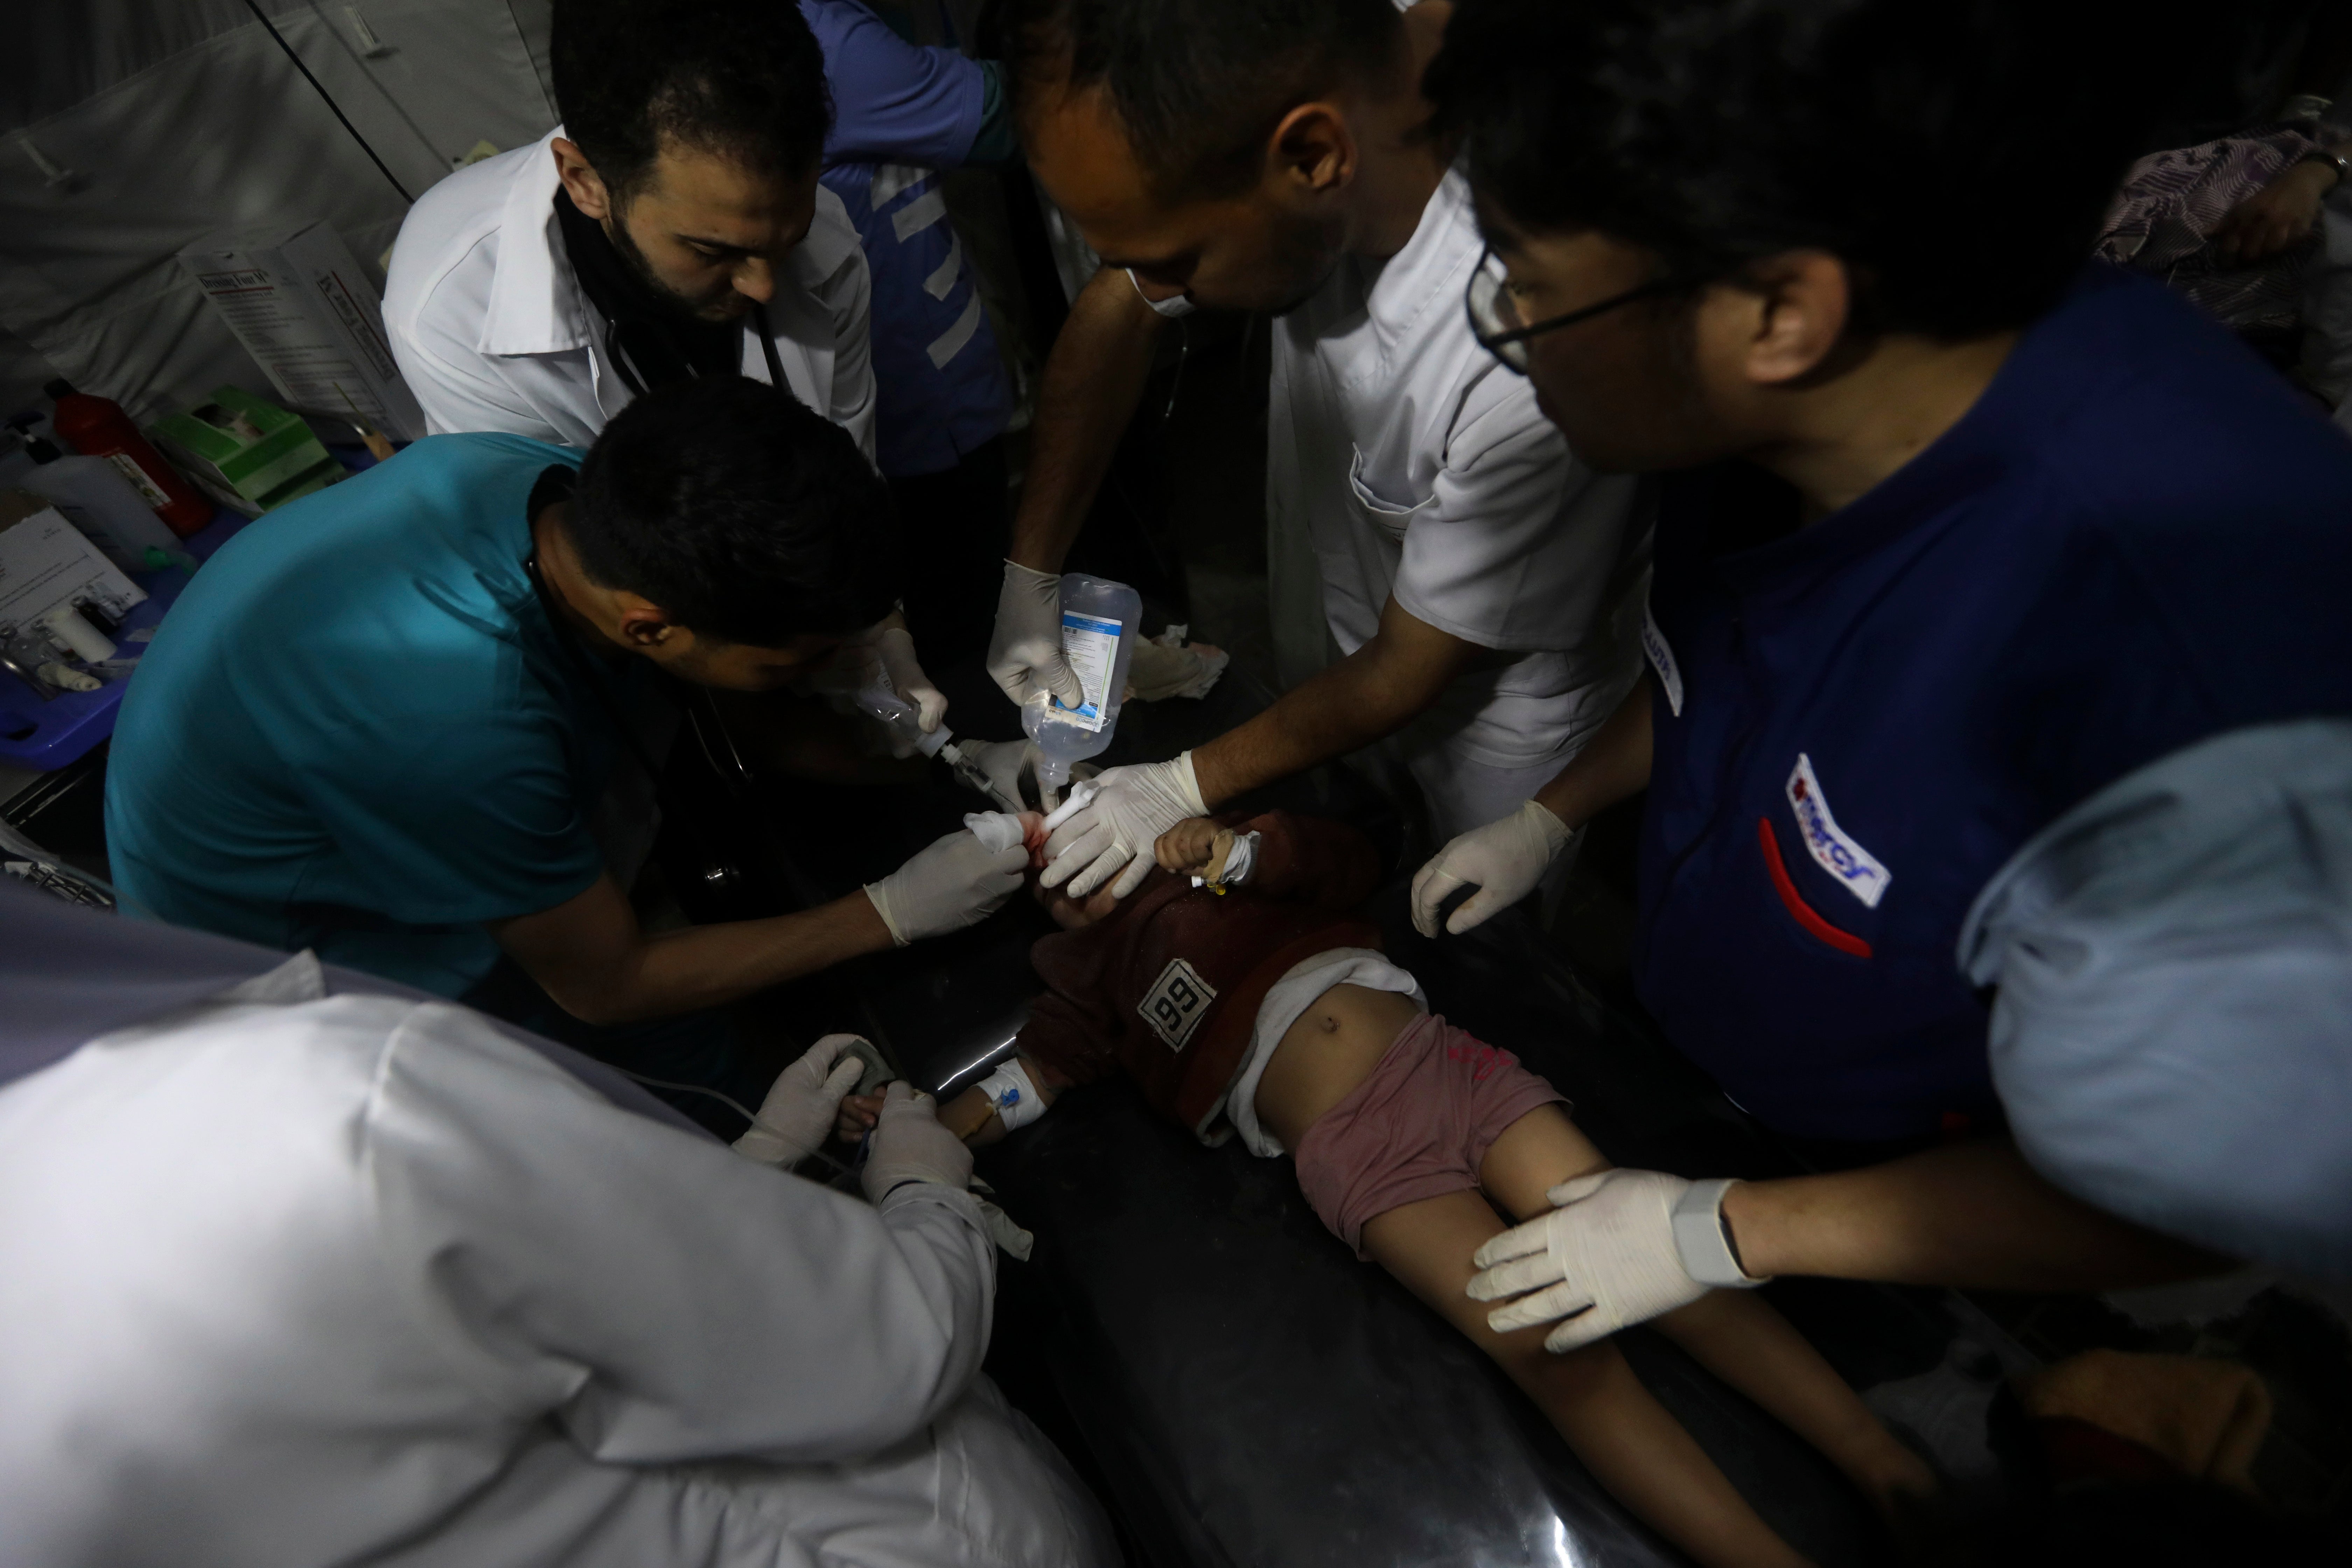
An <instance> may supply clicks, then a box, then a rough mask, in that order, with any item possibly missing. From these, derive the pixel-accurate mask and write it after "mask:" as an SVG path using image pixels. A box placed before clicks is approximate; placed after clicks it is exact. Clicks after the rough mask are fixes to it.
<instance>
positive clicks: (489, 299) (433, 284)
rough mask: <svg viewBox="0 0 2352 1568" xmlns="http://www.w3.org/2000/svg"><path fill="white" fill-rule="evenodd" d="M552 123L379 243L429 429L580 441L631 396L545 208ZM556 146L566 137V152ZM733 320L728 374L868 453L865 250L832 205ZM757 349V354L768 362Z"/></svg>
mask: <svg viewBox="0 0 2352 1568" xmlns="http://www.w3.org/2000/svg"><path fill="white" fill-rule="evenodd" d="M562 136H563V128H562V126H560V125H559V126H557V127H556V128H555V129H554V130H553V131H551V132H548V133H547V134H546V135H545V136H542V137H541V138H540V139H539V140H538V141H537V142H532V143H531V144H530V146H528V147H518V148H516V149H515V150H513V151H512V152H509V153H499V155H498V156H497V157H495V158H485V159H483V160H482V161H481V162H480V163H475V164H472V165H470V166H468V167H467V168H464V169H460V170H458V171H457V173H456V174H452V175H450V176H449V177H448V178H447V179H446V180H443V181H442V182H441V183H440V184H437V185H435V186H434V187H433V188H432V189H431V190H429V191H427V192H425V195H422V196H421V197H419V198H418V199H417V202H416V205H415V206H413V207H411V208H409V210H408V216H407V218H406V220H405V221H404V222H403V223H402V224H401V226H400V237H399V238H398V239H397V240H395V241H394V243H393V247H392V265H391V268H390V269H389V270H388V272H387V273H386V275H385V279H384V299H383V321H384V327H385V330H386V331H387V333H388V334H389V335H390V337H391V339H392V352H393V357H394V359H396V360H398V361H399V362H400V372H401V374H402V375H403V376H404V377H405V378H406V379H407V382H408V385H409V388H410V390H411V391H413V392H415V394H416V401H417V403H418V404H419V405H421V406H422V407H423V408H424V410H425V421H426V423H427V424H428V425H429V426H431V428H432V430H433V432H434V434H436V435H443V434H448V433H452V432H457V431H467V430H504V431H509V432H511V433H512V434H514V435H518V436H529V437H532V438H533V439H535V440H541V441H552V442H555V443H557V444H558V445H560V446H566V447H587V446H589V445H590V444H592V443H593V441H594V440H595V438H596V433H597V432H598V431H599V430H602V429H603V428H604V423H605V421H606V420H608V419H610V418H611V417H612V416H614V414H617V413H619V412H620V411H621V409H623V408H625V407H626V406H627V405H628V404H629V402H630V401H631V400H632V399H633V398H635V396H636V390H635V387H634V386H632V385H631V377H630V375H629V374H625V367H623V366H621V365H618V364H616V363H614V357H613V350H612V347H611V345H610V343H609V342H608V338H607V333H606V331H605V323H604V321H603V320H602V319H601V318H600V314H599V312H598V311H597V310H595V308H594V307H593V305H592V304H591V303H590V301H589V300H588V297H587V295H586V294H585V293H584V292H583V289H582V287H581V284H580V279H579V277H578V275H577V274H576V273H575V271H574V270H573V268H572V260H571V258H570V257H569V256H568V255H567V254H566V253H565V249H564V245H563V240H562V233H561V230H560V228H559V226H558V223H557V219H556V213H555V195H556V192H557V190H558V189H559V188H560V186H561V181H560V180H559V179H558V177H557V173H556V155H555V150H554V149H555V142H557V140H558V139H559V138H562ZM568 144H569V143H568V142H567V145H568ZM772 281H773V292H772V293H771V294H770V295H769V296H768V297H767V299H765V300H762V301H761V312H763V313H764V318H765V320H766V322H767V325H768V329H769V341H768V342H767V343H766V344H765V345H764V346H763V345H762V343H761V337H760V333H759V331H758V327H757V322H758V321H759V320H760V319H761V317H760V316H759V315H755V314H752V313H750V312H747V313H746V315H745V318H744V324H743V327H742V333H741V335H742V356H741V363H740V370H741V372H742V374H745V375H748V376H750V377H751V378H752V379H753V380H755V381H766V382H773V381H774V380H776V379H777V372H778V371H781V373H782V380H783V383H784V384H785V385H787V386H789V387H790V388H791V389H792V391H793V395H795V396H797V397H798V398H799V399H800V400H801V401H802V402H803V403H805V404H807V405H809V406H810V407H811V408H814V409H815V410H816V411H817V412H818V413H820V414H823V415H824V416H826V417H827V418H829V419H831V420H832V421H833V422H834V423H835V424H836V425H838V426H841V427H842V428H844V429H845V430H847V431H848V432H849V433H850V434H851V435H852V436H855V437H856V438H857V445H858V447H859V448H860V449H861V450H862V451H864V452H865V453H866V456H867V457H868V458H871V457H872V456H873V455H874V368H873V363H872V359H871V355H870V353H869V350H868V347H867V340H866V331H867V320H866V317H867V311H868V310H869V309H870V300H869V287H868V283H867V279H866V255H865V252H864V251H862V250H860V249H859V248H858V244H857V231H856V228H854V227H853V226H851V225H850V222H849V215H848V213H847V212H846V210H845V209H844V208H843V206H842V205H841V198H840V197H838V196H836V195H834V194H833V193H832V192H831V191H828V190H825V189H824V187H822V186H817V187H816V188H815V213H814V216H813V218H812V219H811V220H810V223H809V227H808V233H807V236H806V237H804V238H803V239H802V240H801V241H800V243H799V244H798V245H796V246H794V247H793V249H792V251H791V253H790V254H789V255H788V256H787V257H786V258H785V259H784V262H783V264H782V266H780V267H778V268H774V269H773V272H772ZM770 351H772V358H771V353H770Z"/></svg>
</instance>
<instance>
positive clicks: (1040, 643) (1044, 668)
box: [988, 561, 1087, 708]
mask: <svg viewBox="0 0 2352 1568" xmlns="http://www.w3.org/2000/svg"><path fill="white" fill-rule="evenodd" d="M988 673H989V675H990V676H991V677H992V679H994V680H995V681H996V684H997V685H999V686H1001V687H1003V688H1004V695H1006V696H1007V697H1010V698H1011V699H1013V701H1014V703H1016V704H1018V703H1023V702H1026V701H1028V700H1029V694H1030V693H1031V692H1033V691H1036V690H1039V689H1044V690H1046V691H1050V692H1052V693H1053V694H1054V695H1055V697H1057V698H1059V699H1061V700H1062V705H1063V706H1064V707H1066V708H1076V707H1077V706H1078V705H1079V704H1080V703H1082V702H1084V701H1085V700H1087V694H1086V689H1085V688H1084V687H1082V686H1080V685H1079V684H1078V676H1077V672H1076V670H1074V669H1072V668H1070V663H1069V660H1067V659H1066V658H1063V657H1062V579H1061V578H1060V577H1058V576H1056V575H1055V574H1053V573H1051V572H1033V571H1031V570H1030V569H1029V568H1028V567H1026V566H1020V565H1015V564H1014V563H1012V562H1010V561H1007V562H1006V563H1004V586H1003V589H1002V590H1001V591H1000V592H999V593H998V594H997V595H996V630H995V633H994V634H993V635H992V636H991V637H989V639H988Z"/></svg>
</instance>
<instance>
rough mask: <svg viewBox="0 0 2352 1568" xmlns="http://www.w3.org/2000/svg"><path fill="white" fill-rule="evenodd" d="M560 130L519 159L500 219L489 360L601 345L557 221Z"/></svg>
mask: <svg viewBox="0 0 2352 1568" xmlns="http://www.w3.org/2000/svg"><path fill="white" fill-rule="evenodd" d="M562 134H563V127H562V126H561V125H559V126H557V127H556V128H555V129H554V130H552V131H551V132H548V133H547V134H546V135H545V136H542V137H541V138H540V140H539V143H538V145H537V146H535V147H533V148H532V149H531V151H530V156H528V157H526V158H522V159H520V160H519V161H518V162H517V163H516V166H515V172H514V175H513V177H512V178H511V179H510V180H509V182H508V184H507V197H506V205H505V207H504V209H503V210H502V211H501V212H500V214H499V260H498V270H497V272H496V273H495V274H494V275H493V276H492V277H491V279H490V308H489V310H488V312H487V313H486V314H485V315H484V317H483V319H482V335H481V339H480V342H478V345H477V346H478V348H480V350H481V351H482V353H486V354H544V353H565V352H568V351H570V350H572V349H583V348H586V347H588V346H589V345H590V344H591V343H592V342H593V340H594V332H593V328H592V327H591V325H590V323H589V318H588V306H587V302H586V301H585V300H583V299H582V298H581V294H580V283H579V280H578V279H576V278H575V277H574V276H573V275H572V261H571V258H569V257H567V256H565V255H564V253H563V242H562V237H561V234H560V231H559V230H558V229H557V227H556V222H555V190H556V186H557V185H558V184H561V182H560V181H559V180H557V178H556V176H555V154H554V153H553V152H552V151H551V148H552V146H553V143H554V142H555V139H556V138H557V137H558V136H561V135H562Z"/></svg>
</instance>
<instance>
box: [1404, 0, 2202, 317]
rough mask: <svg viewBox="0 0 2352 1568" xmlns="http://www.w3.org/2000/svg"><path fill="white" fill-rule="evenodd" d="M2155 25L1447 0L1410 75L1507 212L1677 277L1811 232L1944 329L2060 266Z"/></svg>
mask: <svg viewBox="0 0 2352 1568" xmlns="http://www.w3.org/2000/svg"><path fill="white" fill-rule="evenodd" d="M2165 30H2166V29H2165V28H2164V26H2162V24H2161V22H2160V20H2159V19H2158V18H2157V17H2155V16H2152V15H2151V14H2149V13H2148V12H2147V11H2145V10H2143V11H2140V12H2139V13H2138V14H2134V12H2133V11H2132V10H2129V9H2127V8H2126V6H2125V5H2123V4H2121V0H1575V3H1574V4H1569V3H1567V0H1460V4H1458V5H1456V6H1455V7H1454V14H1453V16H1452V19H1451V21H1450V22H1449V24H1448V26H1447V28H1446V34H1445V45H1444V50H1443V52H1442V53H1441V54H1440V55H1439V56H1438V58H1436V59H1435V60H1434V61H1433V62H1432V63H1431V66H1430V68H1429V70H1428V72H1427V74H1426V76H1425V77H1424V79H1423V89H1424V90H1425V91H1426V92H1427V93H1428V95H1429V96H1430V97H1431V98H1432V99H1433V100H1434V101H1435V103H1436V105H1437V121H1436V130H1437V133H1438V134H1439V135H1440V136H1441V137H1444V138H1449V139H1451V140H1453V141H1454V142H1455V143H1457V144H1458V146H1459V147H1460V149H1461V151H1462V152H1463V153H1465V154H1466V157H1467V160H1468V166H1469V173H1470V179H1471V184H1472V185H1473V186H1474V188H1475V190H1476V191H1477V192H1478V195H1479V199H1480V201H1481V203H1482V205H1483V206H1484V207H1486V209H1488V210H1491V211H1493V212H1495V213H1496V216H1499V217H1500V218H1501V219H1502V220H1503V222H1504V223H1505V224H1507V225H1508V226H1511V227H1513V228H1516V229H1518V230H1521V231H1524V232H1531V233H1547V232H1553V233H1557V232H1571V231H1579V230H1588V229H1589V230H1594V231H1598V232H1601V233H1603V234H1607V235H1610V236H1612V237H1616V238H1620V239H1623V240H1628V241H1631V242H1633V243H1635V244H1638V245H1641V246H1643V247H1647V248H1649V249H1651V250H1653V251H1654V252H1655V253H1656V254H1657V255H1658V256H1659V258H1661V260H1662V261H1663V263H1664V268H1665V269H1666V271H1667V272H1668V274H1669V275H1673V276H1682V277H1688V278H1691V279H1717V278H1722V277H1725V276H1727V275H1730V274H1732V273H1735V272H1736V271H1737V270H1738V268H1740V267H1742V266H1744V265H1746V264H1747V263H1748V262H1750V261H1753V260H1756V259H1758V258H1761V257H1765V256H1770V255H1774V254H1777V253H1780V252H1782V251H1788V250H1795V249H1808V248H1819V249H1822V250H1827V251H1829V252H1831V253H1832V254H1833V255H1835V256H1837V257H1838V258H1840V259H1841V260H1843V261H1844V262H1845V263H1847V265H1848V266H1849V267H1850V268H1852V269H1853V274H1854V279H1855V283H1856V289H1855V294H1856V309H1857V324H1858V325H1859V326H1861V327H1862V328H1863V329H1864V330H1866V331H1867V330H1883V331H1919V332H1926V333H1929V334H1932V335H1935V336H1938V337H1944V338H1962V337H1970V336H1975V335H1978V334H1980V333H1983V332H1988V331H1999V330H2001V329H2005V328H2011V327H2019V326H2022V325H2024V324H2025V323H2026V322H2028V321H2032V319H2033V318H2035V317H2036V316H2038V315H2040V314H2042V312H2043V311H2044V310H2048V309H2049V308H2050V307H2051V306H2052V305H2053V304H2054V303H2055V302H2056V301H2057V300H2058V298H2059V296H2060V295H2061V294H2062V293H2063V292H2064V290H2065V289H2066V287H2067V285H2068V283H2069V281H2070V280H2071V279H2073V278H2074V275H2075V274H2076V273H2077V272H2078V271H2079V270H2080V269H2081V268H2082V266H2083V263H2084V259H2085V258H2087V257H2088V255H2089V254H2090V250H2091V246H2092V243H2093V241H2094V239H2095V237H2096V234H2097V228H2098V222H2099V217H2100V215H2101V213H2102V212H2103V211H2104V209H2105V205H2106V203H2107V200H2108V197H2109V195H2111V194H2112V193H2113V191H2114V189H2115V186H2116V181H2117V179H2118V178H2119V176H2120V175H2121V174H2122V172H2123V170H2124V168H2125V166H2126V164H2127V163H2128V162H2129V161H2130V158H2131V156H2132V154H2133V153H2135V152H2136V151H2137V143H2138V142H2139V137H2140V130H2141V126H2142V124H2143V122H2144V121H2145V120H2146V119H2147V114H2146V112H2145V110H2146V107H2147V105H2148V104H2150V103H2153V102H2157V101H2160V98H2161V93H2162V91H2163V88H2162V84H2161V83H2159V82H2158V81H2157V80H2156V79H2155V78H2156V77H2157V76H2158V74H2159V72H2158V68H2159V66H2160V65H2161V64H2162V61H2161V59H2160V58H2159V56H2158V49H2157V48H2156V47H2155V46H2154V45H2153V43H2152V42H2151V41H2150V40H2149V39H2148V35H2150V34H2157V35H2161V34H2162V33H2164V32H2165Z"/></svg>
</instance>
